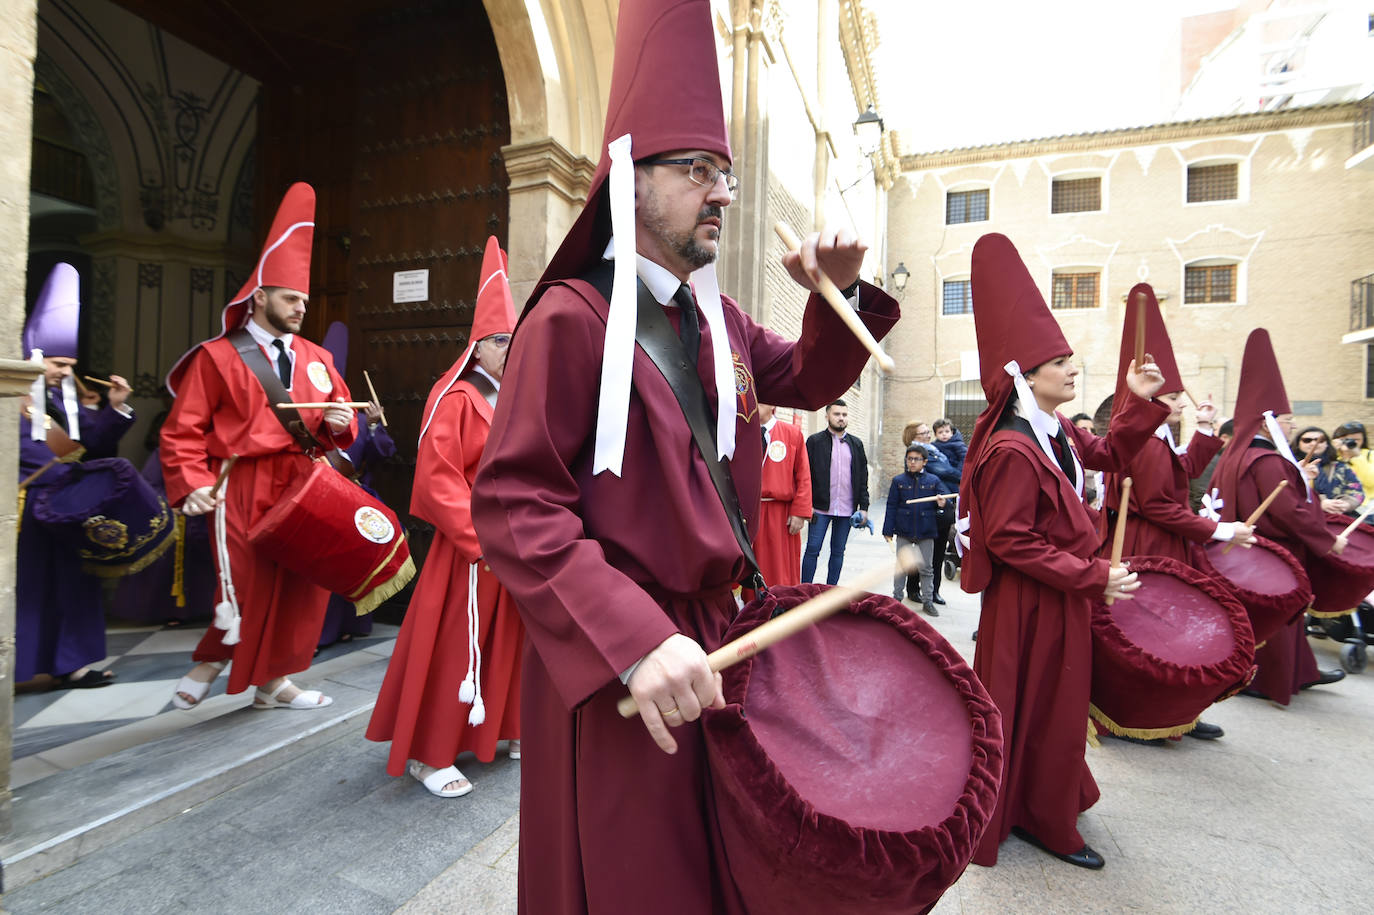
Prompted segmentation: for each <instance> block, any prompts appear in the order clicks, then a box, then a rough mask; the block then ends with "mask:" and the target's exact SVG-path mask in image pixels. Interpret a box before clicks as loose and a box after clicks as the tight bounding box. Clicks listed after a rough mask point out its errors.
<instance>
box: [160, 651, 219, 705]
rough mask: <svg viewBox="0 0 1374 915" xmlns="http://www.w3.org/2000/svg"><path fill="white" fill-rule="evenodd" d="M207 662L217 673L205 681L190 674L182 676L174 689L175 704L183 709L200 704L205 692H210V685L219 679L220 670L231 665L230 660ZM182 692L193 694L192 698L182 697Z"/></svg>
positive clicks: (173, 700) (173, 698)
mask: <svg viewBox="0 0 1374 915" xmlns="http://www.w3.org/2000/svg"><path fill="white" fill-rule="evenodd" d="M205 663H206V664H209V665H210V666H211V667H213V668H214V669H215V675H214V676H213V677H211V678H210V679H209V680H205V681H201V680H196V679H193V678H192V677H191V675H190V674H187V675H186V676H184V677H182V678H181V679H180V680H178V681H177V688H176V689H175V690H173V691H172V705H173V706H175V707H176V708H179V709H181V710H183V711H189V710H190V709H193V708H195V707H196V706H197V705H200V703H201V701H202V700H203V699H204V698H205V694H206V693H208V692H210V687H211V686H213V685H214V682H215V681H216V680H217V679H219V675H220V671H222V670H224V668H226V667H228V666H229V662H228V661H206V662H205ZM197 666H199V665H197ZM182 693H185V694H186V695H188V696H191V697H192V699H191V700H190V701H188V700H186V699H183V698H181V694H182Z"/></svg>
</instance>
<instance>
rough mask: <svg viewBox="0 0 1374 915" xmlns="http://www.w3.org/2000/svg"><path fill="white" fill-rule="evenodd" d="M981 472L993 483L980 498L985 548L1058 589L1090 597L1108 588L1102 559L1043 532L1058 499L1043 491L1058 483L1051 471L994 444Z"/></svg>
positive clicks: (1052, 521) (1050, 524) (1055, 512)
mask: <svg viewBox="0 0 1374 915" xmlns="http://www.w3.org/2000/svg"><path fill="white" fill-rule="evenodd" d="M985 461H986V463H985V466H984V467H983V468H982V469H981V470H980V471H979V474H980V477H981V478H982V479H984V480H989V481H995V482H994V483H993V486H994V487H995V488H994V489H993V490H992V491H991V492H989V493H988V494H986V495H984V496H983V497H982V498H981V500H980V502H979V506H978V507H979V512H980V513H981V515H982V529H983V531H984V532H985V535H984V536H985V537H986V546H987V550H988V552H989V553H990V554H992V556H993V557H994V558H995V559H997V560H998V561H1000V562H1003V563H1006V564H1007V565H1009V566H1011V567H1012V568H1013V569H1016V570H1017V571H1018V572H1020V573H1022V574H1023V575H1028V576H1030V577H1031V578H1034V579H1035V580H1036V581H1039V582H1041V583H1043V584H1045V585H1048V586H1049V587H1051V588H1054V589H1055V590H1057V591H1063V592H1065V593H1068V594H1073V595H1076V596H1078V597H1083V598H1088V599H1091V598H1094V597H1098V596H1100V595H1101V594H1102V592H1103V591H1104V590H1106V587H1107V569H1108V567H1109V566H1110V565H1111V563H1109V562H1108V561H1107V560H1105V559H1098V558H1095V557H1093V556H1076V555H1074V554H1073V553H1070V552H1067V551H1065V550H1063V549H1060V548H1059V547H1058V546H1056V545H1055V543H1054V542H1053V540H1052V539H1051V538H1050V537H1049V536H1047V532H1048V531H1050V530H1051V529H1052V527H1053V525H1054V524H1055V523H1056V522H1055V519H1056V516H1057V515H1058V503H1057V502H1056V501H1055V500H1054V498H1053V497H1052V496H1050V495H1047V493H1052V492H1054V491H1056V490H1057V487H1058V483H1057V481H1055V480H1053V479H1042V474H1044V475H1045V476H1046V477H1048V475H1049V473H1050V471H1049V470H1048V469H1046V468H1044V467H1041V466H1040V465H1039V464H1038V463H1036V462H1035V461H1034V460H1032V459H1031V458H1029V457H1027V456H1026V455H1025V454H1022V453H1021V452H1019V451H1016V450H1014V449H1011V448H996V447H994V448H993V449H992V451H991V452H990V453H989V454H988V455H987V457H986V458H985Z"/></svg>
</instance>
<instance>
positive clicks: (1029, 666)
mask: <svg viewBox="0 0 1374 915" xmlns="http://www.w3.org/2000/svg"><path fill="white" fill-rule="evenodd" d="M972 278H973V319H974V324H975V330H976V332H977V335H978V358H979V363H980V365H981V367H982V382H983V392H984V394H985V395H986V396H987V399H988V408H987V409H986V410H984V411H983V413H982V415H980V416H979V417H978V422H977V424H976V426H975V427H974V430H973V439H972V441H971V442H970V443H969V450H968V455H967V456H966V457H965V459H964V485H963V486H961V487H960V496H961V499H960V506H961V508H962V509H967V514H966V516H965V517H964V518H961V519H960V521H959V528H960V530H961V531H966V532H967V539H968V546H967V550H966V552H965V554H964V560H963V564H962V566H961V568H962V579H961V582H960V584H961V586H962V587H963V589H964V590H965V591H968V592H970V593H976V592H979V591H982V592H983V598H982V617H981V619H980V621H979V625H978V650H977V653H976V655H975V656H974V672H975V673H977V674H978V677H979V679H980V680H982V681H983V684H984V685H985V686H986V687H987V690H988V693H989V694H990V695H991V696H992V698H993V701H994V702H996V703H997V707H998V708H999V709H1000V710H1001V712H1002V732H1003V733H1002V736H1003V744H1004V748H1005V749H1004V757H1003V779H1002V792H1001V794H1000V795H999V796H998V798H997V809H996V812H995V813H994V814H993V817H992V822H991V823H990V825H989V826H988V829H987V832H985V833H984V834H983V840H982V842H981V844H980V845H979V847H978V850H977V852H976V853H975V854H974V857H973V861H974V863H975V864H981V865H984V866H991V865H993V864H996V863H997V850H998V846H999V845H1000V844H1001V843H1002V841H1003V840H1004V839H1006V837H1007V836H1008V835H1009V834H1010V833H1012V832H1013V831H1014V832H1016V833H1017V835H1018V836H1019V837H1021V838H1022V839H1024V840H1025V841H1028V842H1030V843H1032V844H1034V845H1036V846H1038V847H1040V848H1042V849H1044V850H1045V851H1047V852H1048V853H1050V854H1052V855H1054V856H1055V857H1057V858H1060V859H1061V860H1064V861H1067V862H1069V863H1070V864H1074V865H1077V866H1079V867H1086V868H1100V867H1102V865H1103V860H1102V856H1101V855H1099V854H1098V853H1097V852H1096V851H1094V850H1093V849H1092V848H1091V847H1089V846H1088V844H1087V843H1086V842H1085V841H1084V840H1083V837H1082V835H1080V834H1079V832H1078V827H1077V819H1078V814H1079V813H1080V812H1082V811H1084V810H1086V809H1087V808H1088V807H1091V806H1092V805H1093V804H1094V803H1096V802H1097V798H1098V790H1097V783H1096V782H1095V781H1094V780H1093V776H1092V773H1091V772H1090V771H1089V770H1088V763H1087V761H1086V760H1085V759H1084V756H1083V753H1084V748H1085V745H1086V741H1087V722H1088V701H1089V688H1090V686H1091V681H1092V657H1091V656H1092V634H1091V631H1090V628H1089V624H1090V618H1091V604H1092V601H1093V600H1095V599H1097V598H1100V597H1103V596H1104V595H1105V596H1107V597H1116V598H1123V597H1130V592H1131V591H1133V590H1135V589H1136V588H1137V587H1139V583H1138V582H1137V581H1136V580H1135V579H1136V576H1135V574H1134V573H1133V572H1130V571H1129V569H1127V568H1124V567H1122V568H1111V567H1110V563H1109V561H1108V560H1106V559H1101V558H1099V557H1097V556H1096V555H1095V554H1096V551H1097V545H1098V533H1097V523H1098V519H1097V515H1096V513H1095V512H1093V511H1092V510H1091V509H1090V508H1088V507H1087V506H1086V505H1084V504H1083V482H1084V468H1085V467H1086V468H1089V469H1098V470H1119V469H1120V468H1122V467H1123V466H1125V465H1126V463H1127V462H1128V461H1129V459H1130V456H1131V455H1132V454H1134V453H1135V452H1136V451H1138V450H1139V449H1140V448H1141V446H1142V445H1144V444H1145V442H1146V441H1147V440H1148V439H1149V437H1150V435H1151V434H1152V433H1153V432H1154V430H1155V429H1157V428H1159V425H1160V424H1161V423H1163V422H1164V420H1165V419H1166V418H1167V417H1168V415H1169V408H1168V407H1167V406H1165V405H1164V404H1162V403H1159V402H1157V401H1154V400H1152V399H1151V398H1152V397H1153V395H1154V394H1155V393H1156V392H1157V391H1158V390H1159V389H1160V386H1161V385H1162V384H1163V383H1164V378H1163V377H1162V376H1161V375H1160V373H1159V369H1158V367H1157V366H1155V365H1154V363H1152V362H1146V364H1145V365H1143V366H1140V367H1137V366H1135V364H1134V362H1135V360H1134V359H1133V360H1132V361H1131V364H1130V366H1129V370H1128V378H1127V381H1128V389H1129V392H1130V393H1129V396H1127V397H1125V398H1123V400H1124V401H1125V402H1124V403H1123V404H1122V407H1121V410H1120V412H1119V413H1118V414H1117V415H1116V416H1115V417H1114V418H1113V420H1112V426H1111V429H1110V430H1109V431H1108V433H1107V436H1106V438H1097V437H1096V436H1094V435H1092V434H1091V433H1088V432H1085V431H1084V430H1082V429H1079V428H1077V427H1076V426H1074V425H1073V423H1071V422H1069V420H1068V418H1066V417H1065V416H1063V415H1062V414H1060V413H1058V412H1057V408H1058V407H1060V406H1061V405H1063V404H1065V403H1068V402H1070V401H1072V400H1073V399H1074V398H1075V396H1076V390H1075V378H1076V377H1077V375H1078V370H1077V369H1076V368H1075V367H1074V365H1073V364H1072V362H1071V361H1070V356H1071V355H1072V354H1073V348H1072V347H1070V346H1069V344H1068V342H1067V341H1066V340H1065V339H1064V335H1063V333H1062V332H1061V331H1060V329H1059V325H1058V323H1056V321H1055V320H1054V317H1053V315H1051V314H1050V310H1049V307H1048V306H1047V305H1046V304H1045V299H1044V298H1043V296H1042V295H1041V294H1040V290H1039V289H1038V288H1036V285H1035V282H1034V280H1032V279H1031V276H1030V273H1029V272H1028V271H1027V270H1026V267H1025V264H1024V263H1022V261H1021V257H1020V255H1019V254H1018V253H1017V251H1016V248H1015V247H1014V246H1013V245H1012V243H1011V241H1010V240H1008V239H1007V238H1006V237H1005V236H1002V235H985V236H983V237H982V238H980V239H979V240H978V243H977V244H976V245H974V248H973V271H972Z"/></svg>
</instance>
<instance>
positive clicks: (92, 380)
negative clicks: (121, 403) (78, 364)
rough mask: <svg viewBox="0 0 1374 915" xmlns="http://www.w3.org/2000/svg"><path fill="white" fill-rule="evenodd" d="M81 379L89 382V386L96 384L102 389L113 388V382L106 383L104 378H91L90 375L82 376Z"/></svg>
mask: <svg viewBox="0 0 1374 915" xmlns="http://www.w3.org/2000/svg"><path fill="white" fill-rule="evenodd" d="M81 377H82V378H84V379H86V380H87V381H89V382H90V383H91V384H98V385H100V386H101V387H103V388H112V387H114V382H113V381H106V380H105V379H104V378H92V377H91V376H90V375H82V376H81Z"/></svg>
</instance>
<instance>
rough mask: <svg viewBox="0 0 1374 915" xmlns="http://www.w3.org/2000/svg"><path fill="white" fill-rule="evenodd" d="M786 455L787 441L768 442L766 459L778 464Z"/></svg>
mask: <svg viewBox="0 0 1374 915" xmlns="http://www.w3.org/2000/svg"><path fill="white" fill-rule="evenodd" d="M786 457H787V443H786V442H780V441H772V442H769V443H768V460H770V461H772V462H773V463H775V464H780V463H782V461H783V460H784V459H785V458H786Z"/></svg>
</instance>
